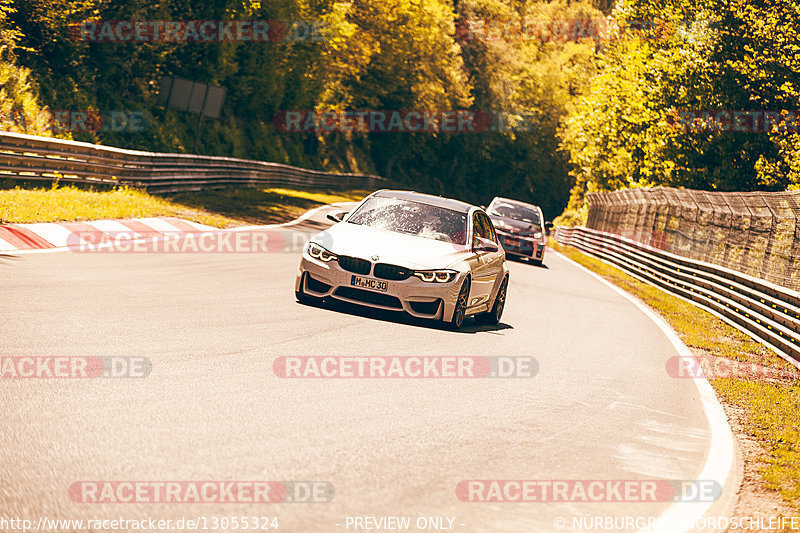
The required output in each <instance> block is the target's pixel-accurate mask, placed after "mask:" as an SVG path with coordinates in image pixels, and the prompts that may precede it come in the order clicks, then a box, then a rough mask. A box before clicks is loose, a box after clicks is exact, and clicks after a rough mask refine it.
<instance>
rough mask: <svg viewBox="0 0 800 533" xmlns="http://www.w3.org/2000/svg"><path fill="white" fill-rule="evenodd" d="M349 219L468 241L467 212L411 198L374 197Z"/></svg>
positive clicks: (410, 232)
mask: <svg viewBox="0 0 800 533" xmlns="http://www.w3.org/2000/svg"><path fill="white" fill-rule="evenodd" d="M347 222H349V223H351V224H359V225H362V226H370V227H372V228H378V229H383V230H387V231H394V232H397V233H405V234H407V235H414V236H416V237H424V238H426V239H434V240H437V241H444V242H451V243H453V244H466V242H467V240H466V239H467V237H466V234H467V215H466V213H460V212H458V211H453V210H452V209H446V208H444V207H438V206H435V205H430V204H425V203H421V202H413V201H410V200H400V199H397V198H387V197H384V196H373V197H372V198H370V199H369V200H367V201H366V202H364V203H363V204H362V205H361V207H359V208H358V210H357V211H356V212H355V213H353V215H352V216H350V218H348V219H347Z"/></svg>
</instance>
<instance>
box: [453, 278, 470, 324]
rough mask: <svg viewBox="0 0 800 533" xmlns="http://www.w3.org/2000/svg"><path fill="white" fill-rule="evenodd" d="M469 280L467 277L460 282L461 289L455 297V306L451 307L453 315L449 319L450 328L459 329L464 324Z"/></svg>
mask: <svg viewBox="0 0 800 533" xmlns="http://www.w3.org/2000/svg"><path fill="white" fill-rule="evenodd" d="M469 288H470V280H469V277H468V278H467V279H465V280H464V283H462V284H461V290H460V291H458V296H457V297H456V308H455V309H453V317H452V318H451V319H450V323H449V326H450V329H453V330H459V329H461V326H463V325H464V319H465V318H466V316H467V300H468V299H469Z"/></svg>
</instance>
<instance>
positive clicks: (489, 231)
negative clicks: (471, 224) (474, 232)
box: [478, 213, 497, 243]
mask: <svg viewBox="0 0 800 533" xmlns="http://www.w3.org/2000/svg"><path fill="white" fill-rule="evenodd" d="M478 216H480V217H481V218H482V219H483V223H484V225H485V226H486V230H487V237H486V238H487V239H491V240H492V241H493V242H495V243H497V233H495V232H494V224H492V220H491V219H490V218H489V217H487V216H486V215H484V214H483V213H481V214H480V215H478Z"/></svg>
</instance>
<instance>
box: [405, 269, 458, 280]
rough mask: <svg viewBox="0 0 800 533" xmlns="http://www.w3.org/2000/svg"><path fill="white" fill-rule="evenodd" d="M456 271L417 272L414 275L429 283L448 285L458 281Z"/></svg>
mask: <svg viewBox="0 0 800 533" xmlns="http://www.w3.org/2000/svg"><path fill="white" fill-rule="evenodd" d="M456 274H458V272H456V271H455V270H415V271H414V275H415V276H417V277H418V278H419V279H421V280H422V281H425V282H427V283H448V282H450V281H453V280H454V279H456Z"/></svg>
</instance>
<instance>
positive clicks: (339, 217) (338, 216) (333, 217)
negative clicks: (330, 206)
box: [328, 211, 347, 222]
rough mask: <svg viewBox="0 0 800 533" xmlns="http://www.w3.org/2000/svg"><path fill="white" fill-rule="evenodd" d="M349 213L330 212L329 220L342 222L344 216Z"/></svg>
mask: <svg viewBox="0 0 800 533" xmlns="http://www.w3.org/2000/svg"><path fill="white" fill-rule="evenodd" d="M346 214H347V213H346V212H345V211H333V212H331V213H328V220H333V221H334V222H341V221H342V219H343V218H344V216H345V215H346Z"/></svg>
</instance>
